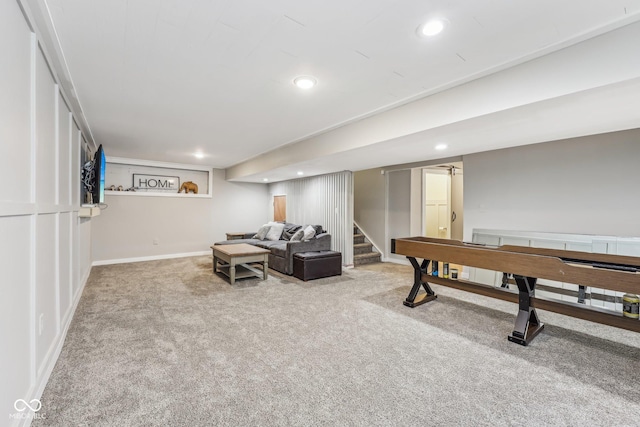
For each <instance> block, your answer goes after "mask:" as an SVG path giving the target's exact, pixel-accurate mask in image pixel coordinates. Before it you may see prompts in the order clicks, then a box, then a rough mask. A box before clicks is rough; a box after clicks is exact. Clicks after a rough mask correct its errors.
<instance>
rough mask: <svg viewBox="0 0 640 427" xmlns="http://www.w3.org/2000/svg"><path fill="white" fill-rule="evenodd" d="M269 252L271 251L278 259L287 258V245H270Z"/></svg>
mask: <svg viewBox="0 0 640 427" xmlns="http://www.w3.org/2000/svg"><path fill="white" fill-rule="evenodd" d="M269 250H270V251H271V253H272V254H274V255H277V256H279V257H283V258H284V257H285V256H287V244H286V243H279V244H277V245H271V246H270V247H269Z"/></svg>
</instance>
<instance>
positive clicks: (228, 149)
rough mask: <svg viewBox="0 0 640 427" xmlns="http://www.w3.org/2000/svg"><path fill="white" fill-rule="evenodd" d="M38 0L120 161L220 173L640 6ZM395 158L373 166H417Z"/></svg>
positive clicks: (621, 20)
mask: <svg viewBox="0 0 640 427" xmlns="http://www.w3.org/2000/svg"><path fill="white" fill-rule="evenodd" d="M40 1H42V2H44V4H45V7H46V8H48V11H49V14H50V17H51V20H52V22H53V27H54V28H55V32H56V34H57V37H58V39H59V43H60V48H61V51H62V52H63V54H64V59H65V62H66V66H67V67H68V72H69V75H70V76H71V79H72V84H73V86H74V88H75V94H76V96H77V99H78V101H79V102H80V104H81V106H82V109H83V111H84V115H85V117H86V121H87V123H88V126H89V128H90V130H91V133H92V136H93V138H94V140H95V141H96V143H98V144H100V143H101V144H103V145H104V146H105V147H106V151H107V153H108V154H109V155H111V156H118V157H130V158H141V159H149V160H161V161H170V162H179V163H203V164H208V165H211V166H213V167H216V168H228V167H231V166H233V165H236V164H238V163H240V162H243V161H246V160H248V159H251V158H254V157H256V156H259V155H261V154H262V153H266V152H269V151H271V150H273V149H275V148H277V147H280V146H283V145H285V144H289V143H292V142H297V141H302V140H304V139H305V138H308V137H310V136H315V135H318V134H320V133H322V132H325V131H327V130H330V129H335V128H338V127H339V126H341V125H344V124H348V123H353V122H354V121H356V120H358V119H361V118H363V117H370V116H371V115H373V114H376V113H378V112H382V111H388V110H389V109H391V108H393V107H395V106H398V105H403V104H406V103H408V102H410V101H414V100H417V99H419V98H421V97H424V96H427V95H431V94H434V93H437V92H439V91H441V90H443V89H447V88H450V87H453V86H456V85H458V84H460V83H463V82H467V81H470V80H472V79H474V78H477V77H481V76H485V75H488V74H490V73H492V72H494V71H498V70H502V69H504V68H506V67H508V66H512V65H516V64H519V63H523V62H525V61H527V60H530V59H532V58H535V57H537V56H541V55H543V54H547V53H549V52H552V51H554V50H557V49H560V48H563V47H566V46H569V45H571V44H574V43H576V42H580V41H583V40H586V39H588V38H589V37H592V36H594V35H598V34H601V33H603V32H606V31H608V30H610V29H612V28H615V27H617V26H621V25H623V24H625V23H629V22H631V21H634V20H637V19H635V18H634V17H636V16H637V15H638V14H639V12H640V1H637V0H633V1H631V0H563V1H557V0H536V1H533V0H474V1H470V0H466V1H463V0H458V1H456V0H447V1H439V0H434V1H424V0H422V1H416V0H406V1H391V0H366V1H365V0H350V1H345V0H341V1H335V0H323V1H315V0H305V1H300V0H295V1H294V0H279V1H278V0H276V1H264V0H233V1H220V0H218V1H216V0H108V1H107V0H103V1H85V0H40ZM432 17H443V18H445V19H446V20H447V26H446V28H445V31H444V32H443V33H441V34H440V35H438V36H436V37H433V38H431V39H425V38H420V37H418V36H417V34H416V29H417V27H418V26H419V25H420V24H422V23H423V22H425V21H426V20H427V19H429V18H432ZM585 72H588V71H585ZM298 75H312V76H314V77H316V78H317V80H318V85H317V86H316V87H315V88H313V89H312V90H308V91H301V90H300V89H297V88H296V87H295V86H294V85H293V84H292V80H293V78H294V77H296V76H298ZM534 142H535V141H534ZM196 151H202V152H203V153H204V154H205V158H204V159H202V160H197V159H195V158H194V157H193V153H194V152H196ZM370 151H373V150H370ZM387 151H388V152H385V154H384V157H383V158H380V159H379V160H377V161H370V162H369V163H368V164H367V166H377V165H381V164H394V163H400V162H402V161H404V160H405V159H406V153H405V155H404V157H403V156H398V157H397V158H395V157H394V153H393V152H394V151H398V150H387ZM466 151H467V152H472V151H473V148H469V149H466ZM459 154H464V153H463V152H460V153H459ZM370 156H372V157H370V159H373V158H375V154H370ZM347 157H348V156H347ZM353 157H358V156H353ZM329 159H330V158H327V161H326V162H325V163H331V161H330V160H329ZM381 161H384V162H386V163H380V162H381ZM320 163H322V162H321V161H320ZM341 167H343V168H346V169H349V168H351V169H358V168H362V166H359V165H358V164H357V162H356V163H354V166H353V167H349V165H348V164H347V165H344V166H342V165H341ZM328 169H331V168H328ZM328 169H327V168H325V169H318V173H322V172H325V171H329V170H328ZM265 174H266V171H265Z"/></svg>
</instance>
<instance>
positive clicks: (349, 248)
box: [269, 171, 353, 265]
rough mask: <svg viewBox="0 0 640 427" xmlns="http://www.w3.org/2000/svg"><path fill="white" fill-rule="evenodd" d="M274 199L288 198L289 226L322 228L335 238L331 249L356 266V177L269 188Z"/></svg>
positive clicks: (321, 178) (344, 175) (340, 175)
mask: <svg viewBox="0 0 640 427" xmlns="http://www.w3.org/2000/svg"><path fill="white" fill-rule="evenodd" d="M269 190H270V193H271V197H272V198H273V196H282V195H286V196H287V222H291V223H295V224H320V225H322V226H323V227H324V229H325V230H327V232H328V233H330V234H331V249H333V250H334V251H339V252H342V262H343V264H344V265H353V173H352V172H350V171H344V172H337V173H332V174H327V175H320V176H314V177H309V178H300V179H296V180H291V181H283V182H278V183H274V184H270V185H269Z"/></svg>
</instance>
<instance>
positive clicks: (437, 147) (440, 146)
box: [436, 144, 447, 151]
mask: <svg viewBox="0 0 640 427" xmlns="http://www.w3.org/2000/svg"><path fill="white" fill-rule="evenodd" d="M446 149H447V144H438V145H436V150H439V151H441V150H446Z"/></svg>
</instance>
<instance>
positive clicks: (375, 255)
mask: <svg viewBox="0 0 640 427" xmlns="http://www.w3.org/2000/svg"><path fill="white" fill-rule="evenodd" d="M379 256H380V252H369V253H366V254H357V255H354V256H353V257H354V258H375V257H379Z"/></svg>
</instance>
